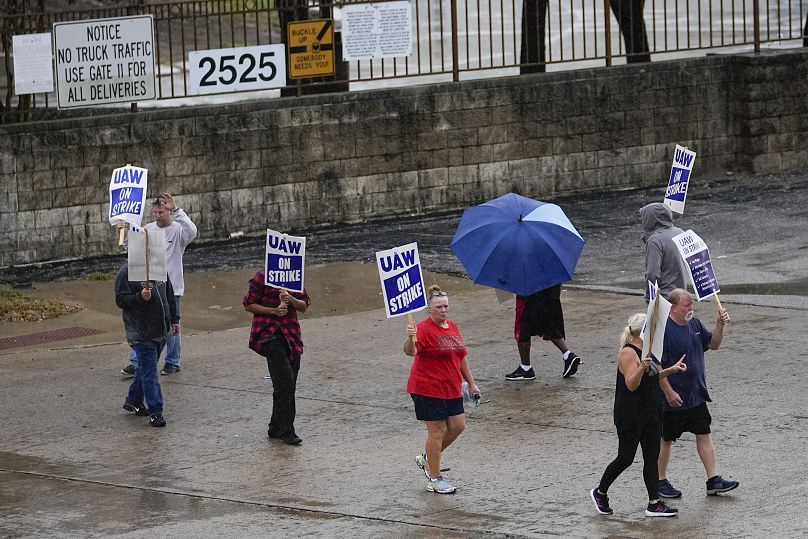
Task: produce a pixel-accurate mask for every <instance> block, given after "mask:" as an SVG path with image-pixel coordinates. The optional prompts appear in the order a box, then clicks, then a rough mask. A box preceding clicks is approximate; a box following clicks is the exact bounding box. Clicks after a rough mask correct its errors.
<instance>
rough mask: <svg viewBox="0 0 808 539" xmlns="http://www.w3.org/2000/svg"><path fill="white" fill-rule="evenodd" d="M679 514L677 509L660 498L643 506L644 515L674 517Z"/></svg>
mask: <svg viewBox="0 0 808 539" xmlns="http://www.w3.org/2000/svg"><path fill="white" fill-rule="evenodd" d="M678 514H679V510H678V509H674V508H673V507H668V506H667V505H665V502H663V501H662V500H659V501H657V503H649V504H648V507H646V508H645V516H647V517H675V516H676V515H678Z"/></svg>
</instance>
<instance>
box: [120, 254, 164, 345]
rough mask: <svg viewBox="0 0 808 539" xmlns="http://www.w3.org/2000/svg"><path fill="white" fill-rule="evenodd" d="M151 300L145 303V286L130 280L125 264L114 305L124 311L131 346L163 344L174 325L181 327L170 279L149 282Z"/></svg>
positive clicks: (124, 321)
mask: <svg viewBox="0 0 808 539" xmlns="http://www.w3.org/2000/svg"><path fill="white" fill-rule="evenodd" d="M149 282H150V283H151V288H152V296H151V299H150V300H149V301H146V300H145V299H143V296H142V295H141V294H140V291H141V290H142V289H143V285H144V283H143V282H139V281H138V282H133V281H130V280H129V264H124V265H123V266H121V269H119V270H118V275H117V276H116V277H115V303H116V304H117V305H118V307H120V308H121V309H123V326H124V329H125V330H126V340H128V341H129V342H130V343H131V342H140V341H162V340H163V339H165V338H166V336H167V335H168V333H169V332H170V331H171V324H172V323H173V324H179V321H180V319H179V317H178V316H177V307H176V303H175V301H174V289H173V288H172V286H171V278H170V277H169V278H168V280H167V281H165V282H163V281H149Z"/></svg>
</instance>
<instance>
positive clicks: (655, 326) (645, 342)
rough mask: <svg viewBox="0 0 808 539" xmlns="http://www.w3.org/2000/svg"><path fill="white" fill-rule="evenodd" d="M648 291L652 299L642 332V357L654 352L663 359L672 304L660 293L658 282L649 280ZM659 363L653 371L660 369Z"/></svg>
mask: <svg viewBox="0 0 808 539" xmlns="http://www.w3.org/2000/svg"><path fill="white" fill-rule="evenodd" d="M648 291H649V297H650V298H651V300H650V301H649V302H648V310H647V312H646V317H645V324H644V325H643V327H642V331H641V332H640V339H642V357H643V358H645V357H648V355H649V354H653V356H654V358H656V360H657V361H660V360H661V359H662V352H663V351H664V345H665V326H666V325H667V323H668V315H669V314H670V312H671V304H670V302H669V301H668V300H666V299H665V298H663V297H662V295H661V294H660V293H659V286H658V285H657V283H652V282H650V281H648ZM658 368H659V367H658V365H655V364H652V369H651V370H652V372H654V373H656V372H657V371H658Z"/></svg>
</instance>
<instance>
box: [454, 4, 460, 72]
mask: <svg viewBox="0 0 808 539" xmlns="http://www.w3.org/2000/svg"><path fill="white" fill-rule="evenodd" d="M459 56H460V54H459V53H458V48H457V0H452V80H453V81H454V82H457V81H459V80H460V58H459Z"/></svg>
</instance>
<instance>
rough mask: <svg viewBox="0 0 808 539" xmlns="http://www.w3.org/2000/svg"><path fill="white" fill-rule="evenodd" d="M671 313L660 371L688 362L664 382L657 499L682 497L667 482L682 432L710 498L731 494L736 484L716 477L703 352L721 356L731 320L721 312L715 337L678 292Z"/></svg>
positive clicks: (672, 295) (673, 294)
mask: <svg viewBox="0 0 808 539" xmlns="http://www.w3.org/2000/svg"><path fill="white" fill-rule="evenodd" d="M668 301H670V303H671V311H670V315H669V318H668V321H667V324H666V326H665V348H664V351H663V353H662V366H663V367H666V368H667V367H670V366H672V365H674V364H675V362H676V361H677V360H678V358H680V357H681V356H683V355H684V356H686V361H687V365H688V369H687V372H685V373H683V374H682V375H681V376H676V377H673V378H671V379H670V380H662V381H661V382H660V386H661V387H662V391H663V393H664V400H663V403H662V405H663V410H662V446H661V449H660V453H659V478H660V479H659V494H660V496H662V497H665V498H678V497H679V496H681V495H682V493H681V491H679V490H677V489H675V488H674V487H673V485H671V484H670V482H669V481H668V480H667V469H668V462H669V461H670V456H671V449H672V448H673V442H675V441H676V439H677V438H679V437H680V436H681V435H682V433H683V432H692V433H693V434H695V435H696V449H697V450H698V453H699V458H700V459H701V462H702V464H703V465H704V471H705V472H707V495H708V496H714V495H716V494H719V493H722V492H727V491H730V490H733V489H735V488H737V487H738V484H739V483H738V482H737V481H727V480H725V479H723V478H722V477H721V476H720V475H718V471H717V468H716V463H715V448H714V447H713V438H712V435H711V434H710V424H711V423H712V417H711V416H710V411H709V410H708V409H707V403H708V402H712V401H711V399H710V394H709V393H708V391H707V379H706V373H705V364H704V352H706V351H707V350H718V348H719V347H720V346H721V343H722V342H723V340H724V327H725V326H726V325H727V324H728V323H729V314H728V313H727V311H726V310H724V309H720V310H719V311H718V317H717V319H716V321H715V328H714V329H713V331H712V332H710V330H708V329H707V328H706V327H704V324H702V323H701V321H700V320H699V319H698V318H696V317H695V316H693V299H692V298H691V297H690V294H688V293H687V291H686V290H683V289H681V288H676V289H674V290H673V291H672V292H671V293H670V295H669V296H668Z"/></svg>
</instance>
